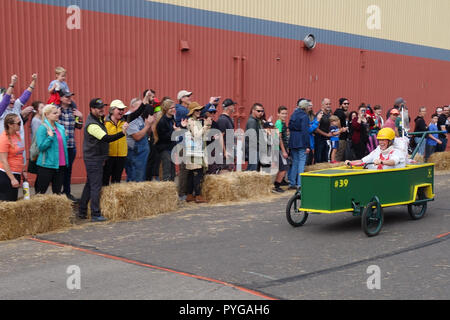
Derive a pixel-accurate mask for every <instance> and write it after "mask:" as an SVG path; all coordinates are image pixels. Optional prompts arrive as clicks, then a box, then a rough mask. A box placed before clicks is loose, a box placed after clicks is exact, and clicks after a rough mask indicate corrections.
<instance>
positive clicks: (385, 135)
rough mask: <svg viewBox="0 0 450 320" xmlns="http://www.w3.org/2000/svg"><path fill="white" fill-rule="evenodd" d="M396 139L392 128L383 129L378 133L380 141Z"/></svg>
mask: <svg viewBox="0 0 450 320" xmlns="http://www.w3.org/2000/svg"><path fill="white" fill-rule="evenodd" d="M394 138H395V131H394V130H392V129H391V128H383V129H381V130H380V131H378V134H377V139H378V140H394Z"/></svg>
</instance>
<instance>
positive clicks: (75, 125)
mask: <svg viewBox="0 0 450 320" xmlns="http://www.w3.org/2000/svg"><path fill="white" fill-rule="evenodd" d="M73 95H74V94H73V93H72V92H67V91H61V92H60V96H61V97H60V101H61V104H60V105H59V106H58V109H59V110H60V112H61V114H60V116H59V123H60V124H62V125H63V126H64V128H65V130H66V135H67V153H68V156H69V163H68V165H67V166H66V172H64V183H63V193H64V194H65V195H66V196H67V198H69V199H70V200H72V201H77V199H76V198H75V197H74V196H73V195H72V194H71V192H70V183H71V177H72V165H73V162H74V161H75V156H76V154H77V148H76V144H75V129H81V128H82V127H83V114H82V113H81V112H80V111H79V110H78V109H77V108H76V105H75V103H73V102H72V96H73Z"/></svg>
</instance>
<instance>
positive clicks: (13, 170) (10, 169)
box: [0, 113, 26, 201]
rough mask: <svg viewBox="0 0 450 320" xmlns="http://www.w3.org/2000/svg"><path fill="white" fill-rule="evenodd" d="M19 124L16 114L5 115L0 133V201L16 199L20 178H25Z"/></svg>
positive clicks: (23, 143) (23, 145)
mask: <svg viewBox="0 0 450 320" xmlns="http://www.w3.org/2000/svg"><path fill="white" fill-rule="evenodd" d="M20 124H21V121H20V118H19V116H18V115H16V114H14V113H10V114H8V115H6V117H5V121H4V126H5V130H4V131H3V133H2V134H1V135H0V201H17V195H18V191H19V187H20V181H21V178H22V176H23V177H24V178H25V179H26V172H24V161H23V153H24V152H23V151H24V150H25V142H24V141H23V140H22V139H21V137H20V134H19V131H20Z"/></svg>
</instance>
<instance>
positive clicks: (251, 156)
mask: <svg viewBox="0 0 450 320" xmlns="http://www.w3.org/2000/svg"><path fill="white" fill-rule="evenodd" d="M263 114H264V107H263V106H262V104H260V103H255V104H254V105H253V106H252V113H251V114H250V117H249V118H248V121H247V124H246V126H245V135H246V137H245V160H247V161H248V166H247V171H259V170H260V168H261V164H260V157H259V150H260V147H261V144H262V141H261V139H263V137H262V135H261V134H260V131H261V130H262V120H261V118H262V116H263Z"/></svg>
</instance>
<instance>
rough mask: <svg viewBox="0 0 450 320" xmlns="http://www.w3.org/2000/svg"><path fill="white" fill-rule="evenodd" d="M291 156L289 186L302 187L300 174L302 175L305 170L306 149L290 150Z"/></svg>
mask: <svg viewBox="0 0 450 320" xmlns="http://www.w3.org/2000/svg"><path fill="white" fill-rule="evenodd" d="M291 156H292V167H291V170H290V171H289V177H288V178H289V184H290V185H291V186H294V187H300V186H301V185H302V184H301V179H300V173H303V171H304V170H305V163H306V158H307V157H308V155H307V154H306V149H291Z"/></svg>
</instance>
